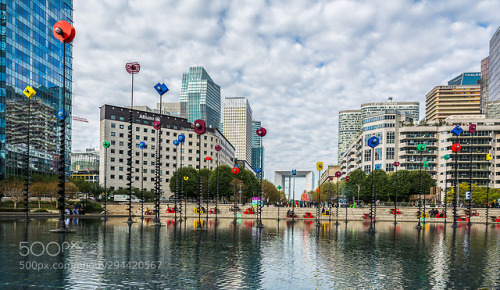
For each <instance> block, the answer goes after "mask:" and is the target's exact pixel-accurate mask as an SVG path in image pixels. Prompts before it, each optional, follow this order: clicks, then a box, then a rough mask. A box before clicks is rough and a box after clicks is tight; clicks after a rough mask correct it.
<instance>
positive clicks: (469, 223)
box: [467, 129, 474, 226]
mask: <svg viewBox="0 0 500 290" xmlns="http://www.w3.org/2000/svg"><path fill="white" fill-rule="evenodd" d="M469 134H470V146H469V150H470V163H469V200H468V201H467V209H468V213H467V215H468V220H469V221H468V222H467V225H468V226H470V225H471V222H470V216H471V215H470V214H471V205H472V204H471V203H472V142H473V141H472V139H473V136H472V134H474V133H470V129H469Z"/></svg>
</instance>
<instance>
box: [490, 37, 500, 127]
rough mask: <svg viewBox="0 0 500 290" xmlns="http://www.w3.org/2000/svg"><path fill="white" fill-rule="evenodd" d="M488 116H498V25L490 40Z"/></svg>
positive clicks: (499, 116)
mask: <svg viewBox="0 0 500 290" xmlns="http://www.w3.org/2000/svg"><path fill="white" fill-rule="evenodd" d="M488 74H489V83H488V118H500V27H499V28H498V29H497V31H496V32H495V34H494V35H493V37H492V38H491V40H490V55H489V72H488Z"/></svg>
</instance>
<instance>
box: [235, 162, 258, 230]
mask: <svg viewBox="0 0 500 290" xmlns="http://www.w3.org/2000/svg"><path fill="white" fill-rule="evenodd" d="M232 172H233V174H234V203H233V224H234V225H236V216H237V212H238V204H237V203H236V200H237V195H236V174H238V173H240V169H239V168H238V164H235V165H234V167H233V170H232ZM257 207H258V205H257Z"/></svg>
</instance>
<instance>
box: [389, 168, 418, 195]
mask: <svg viewBox="0 0 500 290" xmlns="http://www.w3.org/2000/svg"><path fill="white" fill-rule="evenodd" d="M410 180H411V172H410V171H409V170H398V173H397V175H396V172H391V173H389V192H388V196H390V197H391V199H392V200H394V199H395V197H396V188H397V189H398V201H403V200H408V197H409V196H410V194H411V193H412V192H413V191H414V189H413V184H412V182H409V181H410Z"/></svg>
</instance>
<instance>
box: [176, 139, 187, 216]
mask: <svg viewBox="0 0 500 290" xmlns="http://www.w3.org/2000/svg"><path fill="white" fill-rule="evenodd" d="M185 140H186V136H185V135H184V134H179V136H177V141H179V143H180V144H181V166H180V168H179V170H177V172H179V174H183V173H182V171H183V170H182V153H183V151H182V145H183V144H184V141H185ZM184 180H185V179H184V178H183V179H181V198H182V196H184V220H185V221H186V222H187V195H184ZM179 208H180V211H179V216H180V219H179V221H180V222H182V203H181V205H180V206H179Z"/></svg>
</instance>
